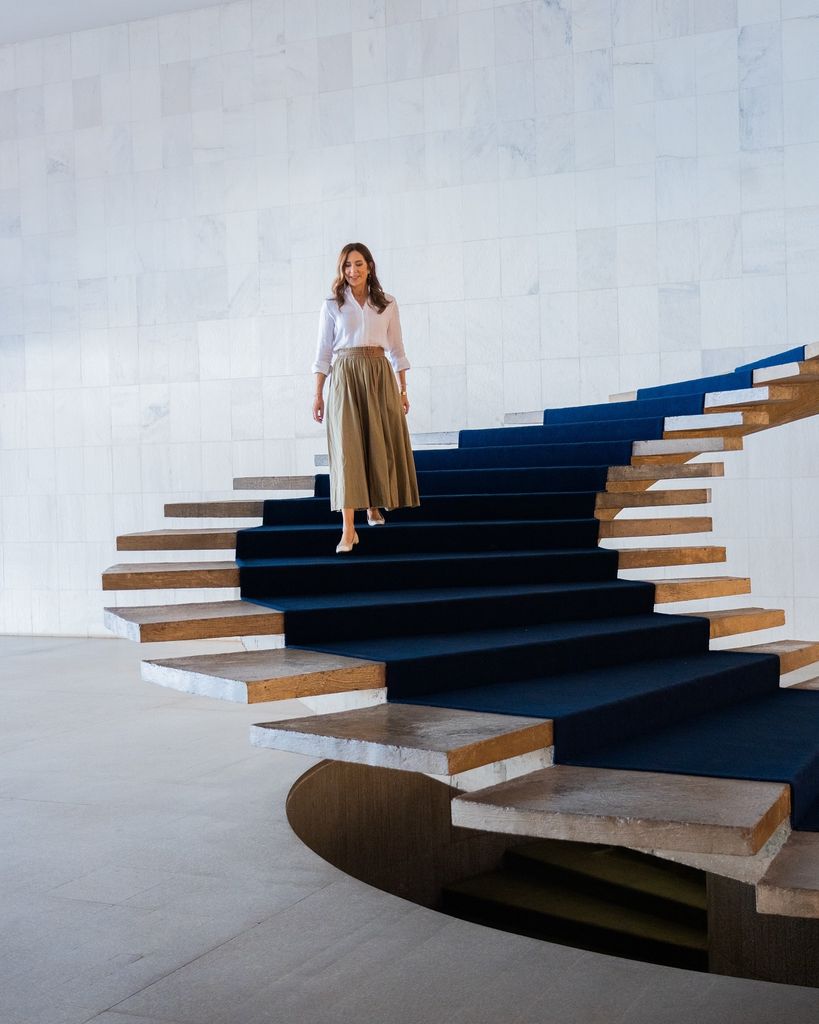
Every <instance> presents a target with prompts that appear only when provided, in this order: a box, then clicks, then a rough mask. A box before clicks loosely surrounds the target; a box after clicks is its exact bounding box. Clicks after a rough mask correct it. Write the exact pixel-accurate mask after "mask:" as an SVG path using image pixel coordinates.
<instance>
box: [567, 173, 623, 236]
mask: <svg viewBox="0 0 819 1024" xmlns="http://www.w3.org/2000/svg"><path fill="white" fill-rule="evenodd" d="M575 187H576V220H577V226H578V228H594V227H608V226H609V225H612V224H615V223H616V221H617V178H616V172H615V170H614V168H604V169H602V170H597V171H583V172H579V173H578V174H577V175H576V178H575Z"/></svg>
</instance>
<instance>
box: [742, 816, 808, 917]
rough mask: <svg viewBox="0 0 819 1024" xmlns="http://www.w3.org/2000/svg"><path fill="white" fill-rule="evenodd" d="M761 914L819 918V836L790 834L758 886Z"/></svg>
mask: <svg viewBox="0 0 819 1024" xmlns="http://www.w3.org/2000/svg"><path fill="white" fill-rule="evenodd" d="M756 909H757V911H758V912H759V913H760V914H780V915H782V916H784V917H811V918H817V917H819V833H816V832H791V834H790V835H789V836H788V838H787V839H786V841H785V843H784V845H783V846H782V849H781V850H780V851H779V853H778V854H777V855H776V856H775V857H774V858H773V860H772V861H771V863H770V866H769V867H768V870H767V871H766V872H765V874H764V875H763V876H762V878H761V879H760V881H759V882H758V883H757V886H756Z"/></svg>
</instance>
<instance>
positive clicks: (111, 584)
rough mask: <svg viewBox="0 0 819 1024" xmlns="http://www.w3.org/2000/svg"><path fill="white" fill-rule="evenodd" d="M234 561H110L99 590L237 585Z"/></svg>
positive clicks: (237, 571) (236, 567)
mask: <svg viewBox="0 0 819 1024" xmlns="http://www.w3.org/2000/svg"><path fill="white" fill-rule="evenodd" d="M238 586H239V567H238V566H237V565H236V563H235V562H215V561H214V562H142V563H135V564H133V565H129V564H123V565H112V566H110V567H109V568H108V569H106V570H105V572H104V573H103V574H102V589H103V590H167V589H171V590H173V589H176V588H189V587H197V588H199V587H202V588H208V587H238Z"/></svg>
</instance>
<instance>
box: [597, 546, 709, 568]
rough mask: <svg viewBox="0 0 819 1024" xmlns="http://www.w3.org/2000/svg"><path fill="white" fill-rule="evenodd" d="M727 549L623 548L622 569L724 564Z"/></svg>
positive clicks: (621, 551)
mask: <svg viewBox="0 0 819 1024" xmlns="http://www.w3.org/2000/svg"><path fill="white" fill-rule="evenodd" d="M725 560H726V549H725V548H724V547H716V546H714V545H706V546H702V547H699V546H692V545H683V546H680V547H673V548H621V549H620V551H619V559H618V563H617V564H618V567H619V568H620V569H652V568H656V567H658V566H662V565H705V564H710V563H713V562H724V561H725Z"/></svg>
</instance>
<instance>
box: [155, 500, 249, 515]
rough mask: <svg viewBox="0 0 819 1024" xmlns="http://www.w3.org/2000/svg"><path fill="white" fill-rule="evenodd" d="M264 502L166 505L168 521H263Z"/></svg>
mask: <svg viewBox="0 0 819 1024" xmlns="http://www.w3.org/2000/svg"><path fill="white" fill-rule="evenodd" d="M263 514H264V502H263V501H242V500H236V501H231V500H227V501H172V502H168V503H166V505H165V515H166V517H167V518H168V519H261V517H262V515H263Z"/></svg>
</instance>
